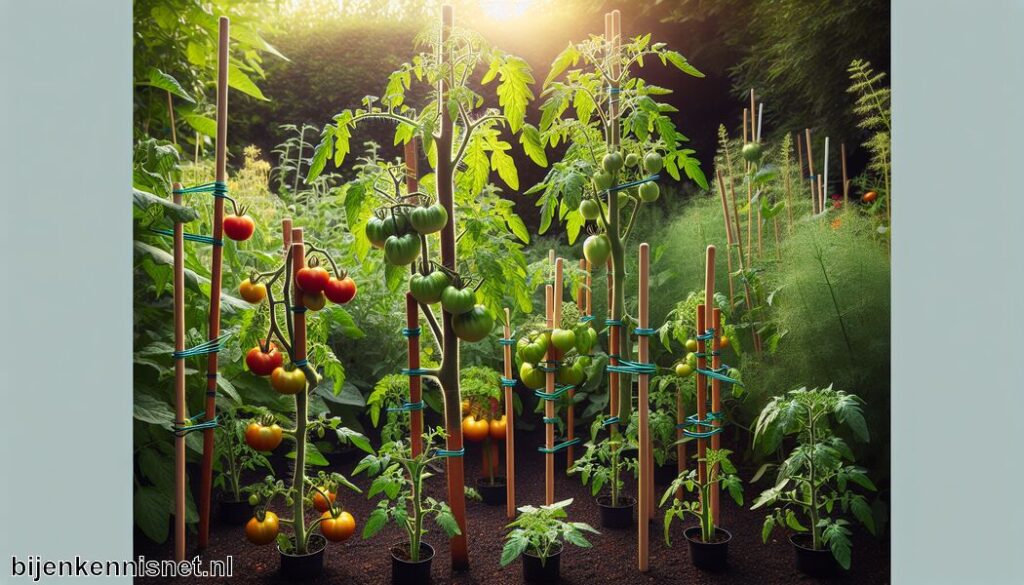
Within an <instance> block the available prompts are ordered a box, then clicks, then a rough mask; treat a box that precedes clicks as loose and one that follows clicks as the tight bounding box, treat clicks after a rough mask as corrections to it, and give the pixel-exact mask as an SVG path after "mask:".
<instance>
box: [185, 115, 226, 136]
mask: <svg viewBox="0 0 1024 585" xmlns="http://www.w3.org/2000/svg"><path fill="white" fill-rule="evenodd" d="M181 119H182V120H184V121H185V123H186V124H188V125H189V126H191V127H192V129H193V130H195V131H196V132H198V133H200V134H204V135H206V136H209V137H210V138H216V137H217V121H216V120H214V119H213V118H208V117H206V116H203V115H201V114H195V113H187V114H182V115H181Z"/></svg>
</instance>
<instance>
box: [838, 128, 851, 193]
mask: <svg viewBox="0 0 1024 585" xmlns="http://www.w3.org/2000/svg"><path fill="white" fill-rule="evenodd" d="M839 157H840V158H841V159H842V161H843V209H846V208H847V206H848V205H849V204H850V181H849V180H848V179H847V178H846V143H845V142H840V143H839Z"/></svg>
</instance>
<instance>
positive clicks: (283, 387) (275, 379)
mask: <svg viewBox="0 0 1024 585" xmlns="http://www.w3.org/2000/svg"><path fill="white" fill-rule="evenodd" d="M270 385H271V386H273V387H274V390H277V391H278V392H280V393H281V394H286V395H289V396H290V395H294V394H298V393H299V392H302V391H303V390H305V389H306V374H304V373H302V370H299V369H294V370H286V369H284V367H277V368H274V371H273V372H271V374H270Z"/></svg>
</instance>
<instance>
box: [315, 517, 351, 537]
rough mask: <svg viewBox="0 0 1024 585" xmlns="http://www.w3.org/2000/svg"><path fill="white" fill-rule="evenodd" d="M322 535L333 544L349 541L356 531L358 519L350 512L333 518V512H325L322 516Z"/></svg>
mask: <svg viewBox="0 0 1024 585" xmlns="http://www.w3.org/2000/svg"><path fill="white" fill-rule="evenodd" d="M320 518H321V520H320V534H323V535H324V538H326V539H327V540H330V541H331V542H342V541H345V540H348V538H349V537H350V536H352V534H353V533H354V532H355V531H356V519H355V518H353V517H352V514H349V513H348V512H340V513H339V514H338V515H337V516H331V512H330V511H327V512H324V513H323V515H321V516H320Z"/></svg>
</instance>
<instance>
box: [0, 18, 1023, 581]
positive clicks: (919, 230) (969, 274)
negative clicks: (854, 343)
mask: <svg viewBox="0 0 1024 585" xmlns="http://www.w3.org/2000/svg"><path fill="white" fill-rule="evenodd" d="M131 23H132V21H131V2H128V1H127V0H120V1H113V0H104V1H103V2H83V1H74V0H64V1H60V0H34V1H31V2H22V1H16V0H0V43H2V44H0V80H2V81H0V83H2V85H0V112H2V118H0V123H2V125H0V149H2V150H0V165H2V167H0V192H2V193H3V200H4V205H3V207H2V211H0V217H2V219H3V227H2V229H0V233H2V238H3V240H2V242H3V247H2V248H0V249H2V250H3V256H2V257H3V258H4V260H3V261H2V265H0V268H2V269H0V274H2V277H0V305H2V311H3V321H2V322H0V372H2V373H0V376H2V378H0V380H2V384H0V387H2V388H3V393H4V396H3V402H2V408H3V410H2V411H0V412H2V415H3V422H2V423H0V427H2V428H3V431H2V433H3V435H2V440H0V444H2V447H0V448H2V449H3V459H2V461H0V475H3V480H2V482H3V483H2V484H0V485H2V491H0V509H2V512H0V514H2V515H0V582H8V581H11V582H26V579H17V580H15V579H12V578H11V577H10V576H9V575H10V570H11V565H10V558H11V555H18V556H19V557H22V558H24V557H25V556H26V555H29V554H32V555H42V556H44V557H46V558H50V559H62V558H73V557H74V556H75V555H82V556H84V557H88V558H91V559H106V558H111V559H122V558H123V559H127V558H130V557H131V551H132V547H131V538H132V518H131V514H132V505H131V501H132V488H131V465H132V459H131V392H132V386H131V286H132V279H131V233H130V232H131V218H130V213H131V209H130V198H129V191H128V185H129V184H130V180H131V179H130V176H131V175H130V168H131V164H130V163H131V161H130V158H131V93H130V89H131ZM1022 23H1024V0H988V1H986V2H968V1H966V0H962V1H951V0H916V1H911V0H895V1H894V2H893V23H892V37H893V87H894V122H895V131H894V149H895V156H894V165H895V172H894V180H895V182H894V192H895V193H896V194H897V195H896V199H895V201H894V205H893V218H894V223H895V225H896V229H895V235H894V248H893V305H892V306H893V342H894V345H893V347H894V349H893V368H892V369H893V396H892V408H893V427H894V428H893V444H892V449H893V479H894V488H893V507H892V508H893V510H892V512H893V518H892V530H893V537H892V538H893V547H892V550H893V582H894V583H897V584H899V585H903V584H916V583H921V584H931V585H935V584H945V583H950V584H953V583H955V584H957V585H963V584H965V583H972V584H973V583H986V584H1003V583H1007V584H1009V583H1015V584H1019V583H1022V582H1024V565H1022V563H1021V559H1020V551H1021V550H1022V547H1024V504H1022V497H1021V496H1022V493H1021V489H1020V486H1021V485H1022V482H1024V454H1022V453H1021V447H1022V445H1024V441H1022V435H1024V433H1022V432H1021V429H1022V428H1024V365H1022V364H1024V358H1022V357H1021V356H1020V355H1019V354H1020V352H1021V350H1022V349H1024V343H1022V341H1024V340H1022V334H1021V331H1022V325H1024V323H1022V313H1024V311H1022V303H1024V301H1022V292H1021V288H1022V285H1024V280H1022V278H1021V271H1022V263H1021V260H1020V257H1021V252H1022V250H1024V236H1022V235H1021V230H1020V228H1021V218H1022V217H1024V193H1022V189H1021V186H1020V185H1021V181H1020V176H1021V169H1022V166H1024V152H1022V150H1021V148H1020V144H1022V143H1024V113H1022V112H1024V103H1022V100H1021V91H1022V90H1024V68H1022V67H1021V62H1020V55H1024V37H1022V36H1021V35H1020V34H1019V30H1020V26H1021V24H1022ZM879 26H880V27H881V26H885V23H879ZM90 582H93V583H99V582H103V581H102V580H100V579H96V578H93V579H91V581H90Z"/></svg>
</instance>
